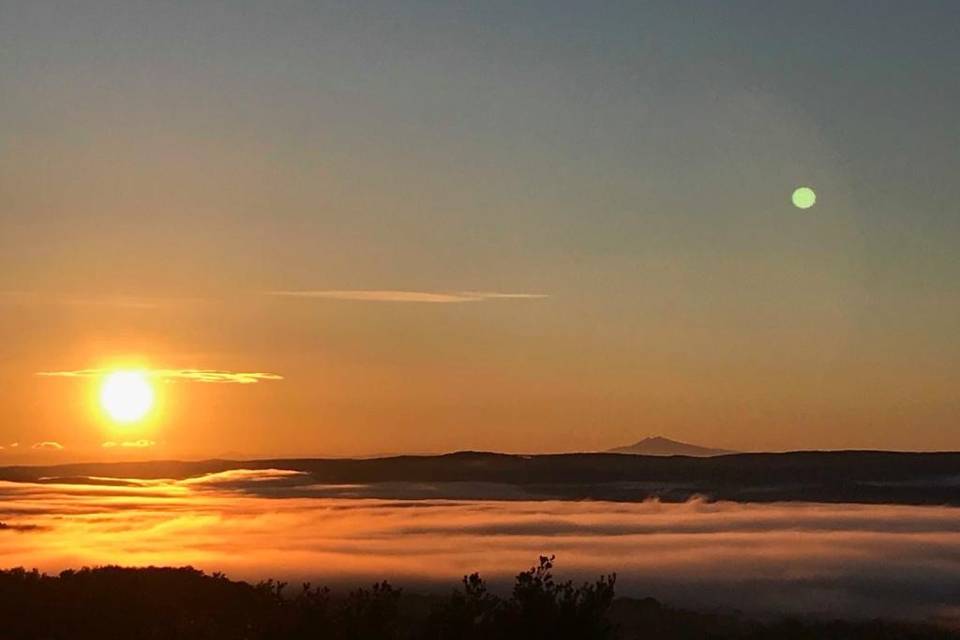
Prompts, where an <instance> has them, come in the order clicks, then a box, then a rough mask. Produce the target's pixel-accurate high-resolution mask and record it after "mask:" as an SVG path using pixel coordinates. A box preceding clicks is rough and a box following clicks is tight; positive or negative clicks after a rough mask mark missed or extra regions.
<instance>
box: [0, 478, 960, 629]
mask: <svg viewBox="0 0 960 640" xmlns="http://www.w3.org/2000/svg"><path fill="white" fill-rule="evenodd" d="M293 473H296V472H289V471H283V470H259V471H244V470H236V471H228V472H225V473H220V474H211V475H209V476H204V477H201V478H193V479H189V480H179V481H178V480H149V481H144V480H123V481H118V480H115V479H98V478H69V479H47V480H45V481H43V482H36V483H25V482H24V483H20V482H0V523H2V525H0V567H2V568H9V567H16V566H24V567H27V568H34V567H35V568H38V569H40V570H43V571H46V572H57V571H60V570H62V569H65V568H71V567H72V568H76V567H81V566H94V565H104V564H120V565H128V566H144V565H175V566H182V565H192V566H194V567H197V568H200V569H203V570H206V571H209V572H213V571H220V572H224V573H226V574H227V575H228V576H229V577H231V578H235V579H248V580H257V579H262V578H268V577H272V578H278V579H283V580H288V581H292V582H294V583H296V582H300V581H311V582H313V583H314V584H328V585H331V586H334V587H336V586H338V585H344V584H356V583H363V582H372V581H374V580H380V579H389V580H390V581H392V582H395V583H397V584H399V585H400V586H403V587H405V588H407V589H410V590H429V589H443V590H449V589H450V588H451V587H453V586H454V585H455V584H456V583H457V582H458V581H459V579H460V578H461V577H462V576H463V575H464V574H466V573H471V572H474V571H479V572H480V573H481V574H482V575H483V576H484V577H486V578H487V579H488V580H489V581H490V582H491V583H492V584H493V585H494V586H495V587H502V588H506V586H507V585H508V584H509V581H510V579H511V577H512V576H513V575H515V574H516V573H517V572H518V571H520V570H523V569H525V568H528V567H529V566H530V565H532V564H534V563H535V562H536V560H537V557H538V556H539V555H541V554H549V555H554V554H555V555H556V557H557V561H556V565H557V569H556V571H557V573H558V574H559V577H561V578H572V579H575V580H584V579H590V578H595V577H596V576H598V575H600V574H606V573H611V572H616V573H617V588H618V593H619V594H620V595H632V596H653V597H656V598H658V599H660V600H662V601H665V602H667V603H670V604H675V605H677V606H683V607H690V608H699V609H703V608H710V609H713V608H721V609H730V608H734V609H740V610H744V611H747V612H751V613H760V614H762V613H790V612H796V613H818V614H824V615H831V616H832V615H836V616H844V617H851V616H885V617H889V616H890V615H892V614H893V613H895V615H897V616H899V617H913V618H928V617H941V616H946V617H951V618H953V617H957V616H958V612H960V608H958V605H960V601H958V592H957V591H956V585H960V510H958V509H956V508H950V507H929V506H923V507H920V506H900V505H850V504H808V503H773V504H736V503H730V502H706V501H700V500H694V501H690V502H686V503H680V504H666V503H660V502H655V501H647V502H642V503H622V502H616V503H614V502H599V501H596V502H591V501H581V502H574V501H536V500H524V499H508V500H489V499H486V500H477V499H466V498H465V499H444V500H439V499H430V498H423V497H422V496H423V494H424V489H423V487H422V486H410V487H407V488H406V489H405V488H404V487H403V486H402V485H397V486H393V487H391V488H389V491H387V492H386V494H387V495H390V496H393V497H390V498H386V499H385V498H383V497H380V498H370V497H363V496H367V495H371V494H377V495H384V492H380V493H377V492H371V491H370V490H369V487H368V486H364V485H351V486H336V487H329V486H312V487H305V488H298V490H284V491H278V490H277V487H278V486H280V487H283V486H285V483H284V482H283V480H284V479H285V478H287V477H289V476H290V474H293ZM448 493H449V492H448ZM467 493H469V491H467Z"/></svg>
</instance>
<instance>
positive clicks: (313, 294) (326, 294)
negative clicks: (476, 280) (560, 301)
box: [266, 289, 549, 304]
mask: <svg viewBox="0 0 960 640" xmlns="http://www.w3.org/2000/svg"><path fill="white" fill-rule="evenodd" d="M266 295H270V296H281V297H287V298H315V299H322V300H354V301H361V302H426V303H433V304H455V303H460V302H483V301H484V300H538V299H543V298H548V297H549V296H548V295H547V294H544V293H501V292H497V291H453V292H433V291H396V290H390V289H384V290H368V289H342V290H340V289H330V290H328V289H322V290H308V291H268V292H266Z"/></svg>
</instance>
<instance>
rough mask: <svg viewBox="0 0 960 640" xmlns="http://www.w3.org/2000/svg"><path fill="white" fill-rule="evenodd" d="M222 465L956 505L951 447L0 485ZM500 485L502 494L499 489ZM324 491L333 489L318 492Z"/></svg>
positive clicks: (257, 485) (472, 460) (311, 482)
mask: <svg viewBox="0 0 960 640" xmlns="http://www.w3.org/2000/svg"><path fill="white" fill-rule="evenodd" d="M232 469H253V470H264V469H286V470H291V471H297V472H300V473H299V474H296V475H295V476H293V477H285V478H282V479H281V480H278V481H277V482H273V483H266V482H254V483H250V482H243V481H238V482H235V483H231V484H221V485H218V486H220V487H221V488H224V489H235V490H247V491H253V492H258V491H259V492H264V493H269V494H271V495H283V492H284V491H290V490H291V488H292V489H296V490H298V492H297V493H296V495H304V496H306V495H310V494H309V493H305V492H304V487H329V486H332V485H348V484H354V485H362V486H363V487H364V488H365V489H364V491H365V493H364V496H365V497H387V498H403V497H413V498H416V497H425V496H424V495H423V494H422V493H421V494H413V493H411V494H409V495H408V494H407V493H406V492H407V487H410V486H416V487H419V488H421V489H422V488H424V487H427V488H429V489H430V494H429V497H431V498H443V497H450V498H463V497H469V498H471V499H482V498H491V499H495V498H523V499H536V498H551V499H572V500H577V499H597V500H622V501H636V500H644V499H647V498H651V497H656V498H659V499H661V500H664V501H684V500H688V499H689V498H691V497H693V496H705V497H706V498H708V499H715V500H733V501H738V502H777V501H784V500H800V501H812V502H860V503H890V504H944V505H960V490H958V489H960V453H947V452H943V453H902V452H892V451H796V452H790V453H740V454H731V455H724V456H712V457H689V456H667V457H664V456H644V455H622V454H614V453H574V454H553V455H533V456H526V455H524V456H521V455H506V454H499V453H480V452H461V453H452V454H447V455H440V456H397V457H393V458H377V459H362V460H356V459H314V458H306V459H275V460H239V461H238V460H204V461H193V462H177V461H156V462H118V463H82V464H69V465H58V466H44V467H27V466H21V467H3V468H0V480H8V481H20V482H65V481H69V482H73V483H78V482H79V483H82V482H84V478H87V477H89V478H97V480H96V482H99V483H103V482H106V480H104V479H105V478H115V479H121V480H124V479H129V478H143V479H158V478H174V479H183V478H189V477H197V476H202V475H204V474H211V473H220V472H225V471H229V470H232ZM505 488H506V489H509V491H505V490H504V489H505ZM324 495H332V494H330V493H329V492H328V493H325V494H324Z"/></svg>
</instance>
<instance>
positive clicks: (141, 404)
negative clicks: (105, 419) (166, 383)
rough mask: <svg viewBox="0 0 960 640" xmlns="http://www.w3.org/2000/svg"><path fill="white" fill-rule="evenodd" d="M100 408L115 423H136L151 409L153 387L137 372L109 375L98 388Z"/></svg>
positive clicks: (118, 372) (120, 372)
mask: <svg viewBox="0 0 960 640" xmlns="http://www.w3.org/2000/svg"><path fill="white" fill-rule="evenodd" d="M100 406H102V407H103V409H104V411H106V412H107V415H109V416H110V417H111V418H112V419H113V420H114V421H116V422H119V423H121V424H128V423H131V422H137V421H138V420H141V419H142V418H143V417H144V416H145V415H147V413H149V411H150V409H151V408H152V407H153V387H151V386H150V383H149V382H148V381H147V376H146V375H144V374H143V373H141V372H139V371H117V372H115V373H111V374H110V375H108V376H107V377H106V378H104V380H103V385H102V386H101V387H100Z"/></svg>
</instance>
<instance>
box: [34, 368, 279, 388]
mask: <svg viewBox="0 0 960 640" xmlns="http://www.w3.org/2000/svg"><path fill="white" fill-rule="evenodd" d="M112 372H113V369H76V370H68V371H39V372H37V375H38V376H44V377H53V378H99V377H102V376H105V375H108V374H110V373H112ZM144 374H145V375H148V376H150V377H151V378H154V379H157V380H188V381H190V382H204V383H233V384H255V383H257V382H263V381H267V380H283V376H281V375H280V374H277V373H264V372H259V371H255V372H244V371H222V370H220V369H149V370H146V371H144Z"/></svg>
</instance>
